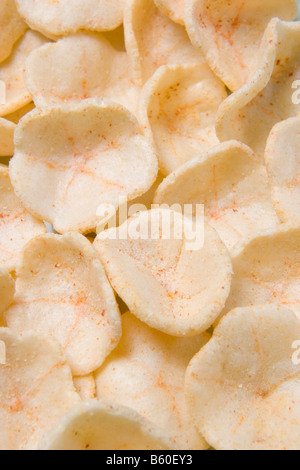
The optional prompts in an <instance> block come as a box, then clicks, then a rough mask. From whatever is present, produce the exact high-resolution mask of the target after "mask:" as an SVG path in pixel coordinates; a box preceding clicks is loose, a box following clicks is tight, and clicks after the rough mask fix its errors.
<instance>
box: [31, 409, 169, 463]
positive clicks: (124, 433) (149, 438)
mask: <svg viewBox="0 0 300 470" xmlns="http://www.w3.org/2000/svg"><path fill="white" fill-rule="evenodd" d="M171 445H172V442H169V441H168V439H167V438H166V437H165V436H164V434H163V432H162V431H161V430H160V429H158V428H155V427H154V426H152V424H151V423H149V422H148V421H147V420H145V419H144V418H142V417H141V416H139V415H138V414H137V413H136V412H135V411H133V410H131V409H129V408H125V407H122V406H119V405H116V404H113V403H110V402H103V401H96V400H95V401H90V402H86V403H81V404H79V405H77V406H75V407H74V408H73V409H72V410H71V411H70V412H69V413H68V414H67V415H66V416H65V417H64V418H63V419H62V420H61V422H60V423H59V425H58V426H57V427H54V428H53V430H52V431H51V432H49V433H47V434H46V435H45V437H44V438H43V440H42V442H41V443H40V445H39V448H40V449H41V450H168V449H170V447H171ZM112 463H113V462H112Z"/></svg>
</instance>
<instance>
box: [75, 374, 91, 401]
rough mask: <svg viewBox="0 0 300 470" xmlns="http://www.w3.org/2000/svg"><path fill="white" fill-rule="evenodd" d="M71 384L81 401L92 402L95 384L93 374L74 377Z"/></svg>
mask: <svg viewBox="0 0 300 470" xmlns="http://www.w3.org/2000/svg"><path fill="white" fill-rule="evenodd" d="M73 382H74V386H75V389H76V391H77V393H78V395H79V396H80V398H81V400H82V401H88V400H93V399H94V398H95V397H96V382H95V379H94V376H93V374H90V375H85V376H83V377H74V378H73Z"/></svg>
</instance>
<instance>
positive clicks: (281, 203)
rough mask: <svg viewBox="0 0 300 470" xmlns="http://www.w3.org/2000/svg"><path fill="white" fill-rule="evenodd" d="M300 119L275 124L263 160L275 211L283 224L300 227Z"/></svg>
mask: <svg viewBox="0 0 300 470" xmlns="http://www.w3.org/2000/svg"><path fill="white" fill-rule="evenodd" d="M299 148H300V117H297V118H291V119H288V120H287V121H283V122H282V123H279V124H277V125H276V126H275V127H274V128H273V130H272V132H271V134H270V136H269V139H268V142H267V147H266V152H265V160H266V165H267V170H268V173H269V176H270V180H271V185H272V196H273V201H274V205H275V208H276V210H277V212H278V215H279V217H280V219H281V220H282V222H293V223H294V222H297V223H298V224H299V225H300V154H299Z"/></svg>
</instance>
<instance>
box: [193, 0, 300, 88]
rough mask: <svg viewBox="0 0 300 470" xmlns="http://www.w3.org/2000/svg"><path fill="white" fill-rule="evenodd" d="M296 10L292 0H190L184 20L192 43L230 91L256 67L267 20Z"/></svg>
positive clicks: (286, 17)
mask: <svg viewBox="0 0 300 470" xmlns="http://www.w3.org/2000/svg"><path fill="white" fill-rule="evenodd" d="M296 14H297V2H296V1H295V0H263V1H261V0H251V1H246V2H245V1H244V0H232V1H230V2H228V0H190V1H187V4H186V12H185V22H186V27H187V31H188V33H189V36H190V38H191V40H192V43H193V44H194V46H195V47H197V48H199V49H200V50H201V51H202V52H203V53H204V55H205V57H206V59H207V61H208V63H209V65H210V67H211V68H212V70H213V71H214V72H215V73H216V75H217V76H218V77H220V79H221V80H223V82H224V83H225V84H226V85H227V86H228V88H229V89H230V90H232V91H234V90H238V89H239V88H241V86H243V85H244V84H245V83H246V82H247V81H248V79H249V78H250V76H251V75H252V73H253V72H254V71H255V70H256V67H257V63H258V59H259V56H260V45H261V40H262V39H263V36H264V32H265V29H266V27H267V26H268V23H269V21H270V20H271V19H272V18H274V17H279V18H281V19H283V20H293V19H295V17H296Z"/></svg>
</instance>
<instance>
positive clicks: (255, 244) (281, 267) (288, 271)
mask: <svg viewBox="0 0 300 470" xmlns="http://www.w3.org/2000/svg"><path fill="white" fill-rule="evenodd" d="M232 263H233V272H234V276H233V278H232V287H231V293H230V296H229V299H228V302H227V305H226V308H225V311H227V312H228V311H229V310H231V309H233V308H237V307H244V306H245V307H246V306H249V305H261V304H264V303H275V304H278V305H282V306H286V307H288V308H290V309H291V310H293V311H294V312H296V313H297V315H299V316H300V227H292V226H288V225H282V226H280V227H278V228H276V229H274V230H267V231H265V232H261V233H257V234H255V235H254V236H252V237H249V239H248V240H246V241H244V242H243V243H241V244H240V245H237V246H236V248H235V250H234V252H233V253H232Z"/></svg>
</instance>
